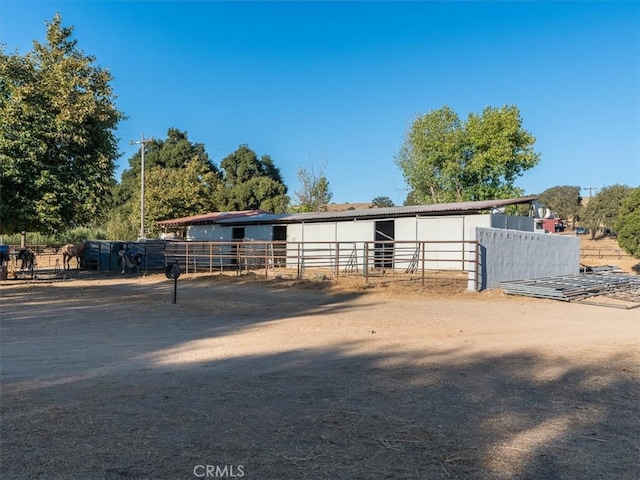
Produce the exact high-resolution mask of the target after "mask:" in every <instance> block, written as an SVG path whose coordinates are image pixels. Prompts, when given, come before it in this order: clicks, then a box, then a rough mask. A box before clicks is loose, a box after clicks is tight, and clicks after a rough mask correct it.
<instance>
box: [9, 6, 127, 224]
mask: <svg viewBox="0 0 640 480" xmlns="http://www.w3.org/2000/svg"><path fill="white" fill-rule="evenodd" d="M72 35H73V27H63V26H62V19H61V17H60V15H56V16H55V17H53V20H52V21H51V22H50V23H47V29H46V43H40V42H37V41H34V43H33V50H32V51H30V52H29V53H27V54H26V55H20V54H19V53H18V52H16V53H13V54H8V53H6V52H5V49H4V48H1V49H0V196H1V201H0V232H5V233H11V232H19V231H35V232H43V233H55V232H59V231H61V230H64V229H66V228H69V227H73V226H79V225H87V224H91V223H93V221H94V220H95V219H96V218H98V217H99V216H100V214H101V213H102V212H103V211H104V209H105V208H106V206H107V205H108V200H109V193H110V188H111V186H112V184H113V174H114V171H115V161H116V159H117V158H118V156H119V155H118V148H117V139H116V137H115V133H114V132H115V130H116V128H117V126H118V123H119V122H120V121H121V120H122V119H123V118H124V115H123V114H122V113H121V112H120V111H118V110H117V108H116V106H115V95H114V93H113V89H112V87H111V82H112V80H113V78H112V76H111V74H110V73H109V71H107V70H104V69H103V68H101V67H99V66H98V65H96V63H95V61H96V59H95V57H93V56H90V55H86V54H85V53H84V52H83V51H82V50H80V49H79V48H78V45H77V41H76V40H74V39H73V38H72Z"/></svg>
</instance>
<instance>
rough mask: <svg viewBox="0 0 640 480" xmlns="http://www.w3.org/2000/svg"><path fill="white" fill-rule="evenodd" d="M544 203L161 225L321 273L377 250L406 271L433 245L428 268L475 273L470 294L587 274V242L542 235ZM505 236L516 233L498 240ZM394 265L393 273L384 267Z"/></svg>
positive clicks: (527, 200) (248, 216)
mask: <svg viewBox="0 0 640 480" xmlns="http://www.w3.org/2000/svg"><path fill="white" fill-rule="evenodd" d="M536 198H537V197H520V198H514V199H505V200H489V201H476V202H458V203H447V204H434V205H414V206H404V207H387V208H372V209H362V210H347V211H339V212H316V213H301V214H281V215H278V214H269V213H266V212H261V211H255V210H251V211H241V212H216V213H210V214H205V215H198V216H194V217H186V218H181V219H174V220H167V221H163V222H159V225H160V226H162V227H164V228H165V229H176V228H182V229H185V231H184V239H185V240H187V241H206V242H231V241H238V242H239V241H250V240H253V241H267V242H271V241H274V242H286V245H287V249H288V254H287V258H288V259H293V260H288V262H290V261H301V262H303V263H304V264H305V266H307V267H308V266H313V264H314V258H315V259H316V260H315V261H318V262H319V261H320V260H317V255H316V254H314V253H313V252H314V251H318V250H320V249H323V248H324V249H326V248H327V245H329V248H335V249H336V250H337V251H336V252H334V253H332V256H335V258H336V262H338V263H339V264H343V263H348V262H354V264H356V265H358V266H359V267H360V268H362V267H363V266H365V267H364V268H366V266H367V261H368V260H367V258H368V254H367V249H368V248H374V249H376V252H375V255H376V260H375V262H376V264H377V266H380V265H383V266H386V267H391V268H394V269H398V268H399V269H406V268H409V267H410V266H411V263H412V262H413V261H415V257H416V255H417V254H418V249H420V248H423V249H424V246H422V245H424V244H425V243H427V244H428V248H429V250H430V253H429V259H428V261H427V262H426V268H428V269H438V270H447V269H448V270H463V271H470V270H474V275H473V278H471V275H470V288H473V289H482V288H490V287H493V286H496V284H497V282H499V281H503V280H511V279H516V278H533V277H532V276H531V275H528V273H529V272H540V273H542V274H543V275H541V276H550V275H565V274H572V273H577V272H578V271H579V242H577V241H576V240H575V239H574V238H572V237H569V236H565V237H559V236H555V235H548V234H544V233H536V231H535V230H536V224H535V220H534V217H535V216H536V214H537V212H538V210H539V208H538V207H539V205H536V203H537V202H536ZM520 204H528V205H529V209H528V210H529V213H530V215H529V216H526V217H524V216H510V215H505V214H504V213H503V212H504V208H505V207H507V206H510V205H520ZM500 231H502V232H503V233H504V232H505V231H506V232H512V233H511V234H510V235H498V236H497V237H496V235H495V233H496V232H498V233H499V232H500ZM492 233H493V234H492ZM533 238H535V239H536V240H535V241H534V242H530V241H529V240H530V239H533ZM481 240H482V242H484V243H482V242H481ZM372 242H373V243H372ZM476 242H478V243H477V244H476ZM333 244H335V247H331V245H333ZM300 245H304V248H303V249H302V250H301V249H300ZM477 245H480V247H479V248H478V246H477ZM296 252H298V254H297V255H296V254H295V253H296ZM550 252H553V253H554V254H553V255H549V253H550ZM298 256H299V257H301V258H299V259H298V258H297V257H298ZM480 256H482V258H479V257H480ZM388 257H392V258H393V265H391V264H387V262H386V261H385V260H384V259H385V258H388ZM378 258H380V259H381V260H378ZM523 259H525V260H524V261H523ZM322 261H324V260H322ZM290 266H293V265H290ZM476 270H480V271H479V272H476ZM472 283H473V285H471V284H472Z"/></svg>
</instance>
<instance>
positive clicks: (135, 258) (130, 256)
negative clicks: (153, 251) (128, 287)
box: [118, 250, 142, 273]
mask: <svg viewBox="0 0 640 480" xmlns="http://www.w3.org/2000/svg"><path fill="white" fill-rule="evenodd" d="M118 257H120V261H121V262H122V273H129V272H132V271H133V270H134V269H137V268H138V266H139V265H140V258H141V257H142V254H141V253H138V252H136V251H135V250H120V251H119V252H118Z"/></svg>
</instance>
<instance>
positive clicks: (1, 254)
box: [0, 245, 10, 263]
mask: <svg viewBox="0 0 640 480" xmlns="http://www.w3.org/2000/svg"><path fill="white" fill-rule="evenodd" d="M9 250H10V248H9V245H0V263H2V262H8V261H9V253H10V252H9Z"/></svg>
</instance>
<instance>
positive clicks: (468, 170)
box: [396, 106, 540, 204]
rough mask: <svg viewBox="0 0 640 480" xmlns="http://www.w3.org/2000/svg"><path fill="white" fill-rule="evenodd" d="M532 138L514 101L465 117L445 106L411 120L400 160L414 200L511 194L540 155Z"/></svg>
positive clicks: (398, 156)
mask: <svg viewBox="0 0 640 480" xmlns="http://www.w3.org/2000/svg"><path fill="white" fill-rule="evenodd" d="M534 143H535V138H534V137H533V135H531V134H530V133H529V132H528V131H526V130H525V129H524V128H523V127H522V119H521V117H520V111H519V110H518V108H517V107H515V106H504V107H501V108H493V107H487V108H485V109H484V110H483V111H482V114H480V115H477V114H474V113H470V114H469V116H468V118H467V120H466V121H461V120H460V118H459V117H458V115H457V114H456V113H455V112H454V111H453V110H452V109H450V108H449V107H447V106H444V107H442V108H440V109H439V110H432V111H430V112H428V113H426V114H425V115H422V116H420V117H418V118H417V119H416V120H415V121H414V122H413V124H412V125H411V127H410V128H409V130H408V132H407V134H406V138H405V141H404V144H403V145H402V147H401V149H400V152H399V153H398V155H397V157H396V164H397V165H398V166H399V167H400V168H401V169H402V171H403V174H404V177H405V180H406V181H407V183H408V184H409V186H410V187H411V189H412V192H411V195H412V198H411V202H415V203H426V204H430V203H441V202H456V201H469V200H490V199H496V198H508V197H514V196H518V195H521V194H522V193H523V192H522V190H521V189H519V188H517V187H515V185H514V183H515V181H516V179H517V178H518V177H519V176H521V175H522V172H524V171H525V170H528V169H530V168H533V167H534V166H535V165H537V164H538V162H539V161H540V155H539V154H538V153H536V152H535V151H534V149H533V144H534Z"/></svg>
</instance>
